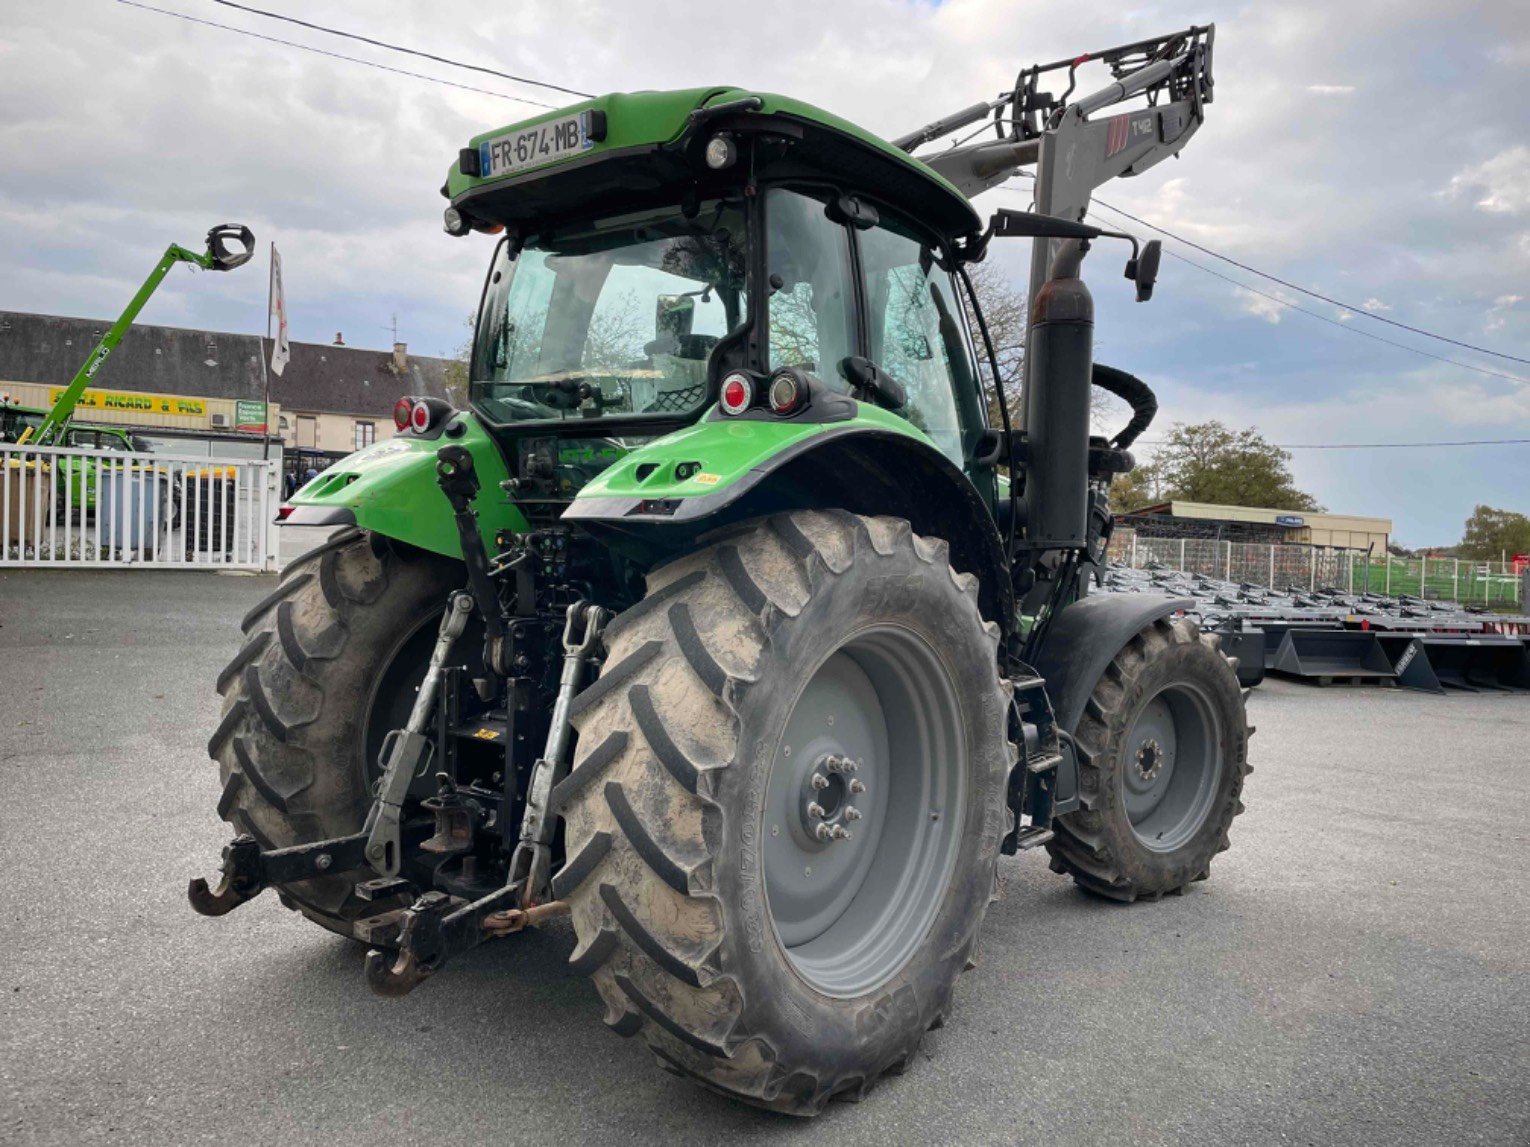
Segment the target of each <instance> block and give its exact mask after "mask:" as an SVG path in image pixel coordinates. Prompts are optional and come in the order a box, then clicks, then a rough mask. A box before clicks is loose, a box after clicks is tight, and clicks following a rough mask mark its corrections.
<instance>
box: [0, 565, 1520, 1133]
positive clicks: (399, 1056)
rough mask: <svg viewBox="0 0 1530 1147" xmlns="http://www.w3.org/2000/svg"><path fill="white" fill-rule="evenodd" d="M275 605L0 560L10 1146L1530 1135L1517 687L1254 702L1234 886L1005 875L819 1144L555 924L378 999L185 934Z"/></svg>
mask: <svg viewBox="0 0 1530 1147" xmlns="http://www.w3.org/2000/svg"><path fill="white" fill-rule="evenodd" d="M270 585H271V579H269V578H256V577H231V576H217V575H209V574H196V573H154V572H142V573H137V572H135V573H120V572H119V573H67V572H55V571H25V572H11V573H3V574H0V875H3V877H4V882H3V891H0V1141H3V1142H7V1143H13V1142H20V1143H34V1142H35V1143H59V1144H78V1143H156V1144H162V1143H184V1142H214V1143H238V1144H288V1143H323V1144H326V1145H329V1147H333V1145H337V1144H346V1143H369V1142H370V1143H375V1142H384V1141H386V1142H389V1143H400V1142H422V1141H426V1140H430V1141H434V1142H440V1143H454V1144H464V1143H474V1142H481V1141H488V1140H491V1139H492V1140H495V1141H498V1142H527V1143H531V1142H536V1143H548V1142H558V1143H567V1144H572V1143H586V1142H607V1143H609V1142H613V1141H623V1142H633V1141H636V1142H665V1143H690V1142H698V1143H700V1142H717V1141H731V1140H736V1139H739V1138H743V1137H747V1138H748V1139H749V1140H751V1141H764V1140H776V1139H793V1138H803V1137H806V1136H809V1135H813V1136H829V1137H831V1138H829V1139H828V1140H827V1141H829V1142H833V1143H836V1144H853V1143H878V1144H885V1143H955V1142H961V1143H968V1142H971V1143H1000V1142H1042V1141H1046V1142H1052V1143H1056V1142H1069V1143H1071V1142H1086V1143H1095V1142H1111V1143H1119V1142H1128V1141H1129V1142H1133V1143H1143V1144H1147V1143H1190V1142H1195V1143H1216V1144H1229V1143H1273V1142H1286V1141H1290V1142H1296V1143H1302V1142H1307V1143H1344V1144H1356V1143H1387V1144H1391V1143H1458V1142H1497V1143H1526V1142H1527V1141H1530V827H1527V823H1530V752H1527V745H1530V700H1527V699H1526V698H1523V697H1520V698H1510V697H1500V696H1451V697H1446V698H1437V697H1425V696H1419V695H1415V694H1409V693H1402V692H1390V691H1378V690H1366V691H1362V690H1353V689H1343V688H1334V689H1328V690H1322V689H1318V688H1314V687H1311V686H1305V685H1299V684H1292V683H1285V682H1278V681H1276V682H1270V683H1268V684H1266V685H1265V686H1262V687H1260V688H1259V689H1257V690H1256V691H1255V692H1254V694H1253V696H1252V699H1251V701H1250V712H1251V717H1252V720H1253V721H1254V722H1255V723H1256V724H1257V725H1258V729H1259V731H1258V735H1257V736H1256V737H1255V738H1254V740H1253V750H1254V752H1253V760H1254V763H1255V768H1256V771H1255V772H1254V774H1253V775H1252V776H1251V777H1250V778H1249V783H1248V788H1247V792H1246V795H1245V799H1246V802H1247V805H1248V813H1247V815H1245V816H1243V817H1241V818H1240V819H1239V820H1238V822H1237V824H1236V826H1235V832H1234V836H1233V848H1232V850H1231V851H1230V852H1227V853H1224V854H1222V855H1221V856H1220V857H1219V858H1218V859H1217V861H1216V863H1215V864H1214V866H1213V868H1212V877H1211V879H1210V880H1209V881H1207V882H1205V883H1200V884H1196V885H1194V886H1193V887H1192V889H1191V890H1190V891H1189V892H1188V893H1187V894H1186V895H1185V896H1183V897H1182V898H1170V899H1168V900H1165V901H1164V902H1163V903H1160V904H1156V905H1153V904H1140V905H1131V906H1121V905H1114V904H1106V903H1101V902H1099V901H1096V900H1092V899H1090V898H1088V897H1087V896H1085V895H1083V894H1081V893H1079V892H1078V891H1076V890H1075V889H1074V888H1073V886H1072V885H1071V884H1070V883H1069V882H1068V881H1066V880H1064V879H1063V878H1061V877H1058V876H1055V875H1053V874H1052V873H1050V872H1049V871H1048V870H1047V867H1046V863H1045V860H1044V859H1042V858H1039V857H1036V856H1029V857H1024V858H1018V859H1004V860H1003V861H1002V862H1001V867H1000V872H1001V875H1002V878H1003V883H1004V894H1003V898H1002V899H1001V900H1000V902H999V903H998V904H996V905H995V906H994V907H993V910H992V911H991V912H990V914H989V917H988V923H987V927H986V930H985V934H984V938H983V946H982V958H981V960H980V963H979V966H978V967H977V968H976V969H975V970H974V971H972V972H970V973H969V974H968V975H967V976H966V977H964V979H963V982H962V984H961V985H960V987H959V989H958V991H957V996H956V1005H955V1009H954V1012H953V1014H952V1016H951V1019H950V1022H949V1023H948V1024H947V1026H946V1027H945V1028H944V1029H942V1030H940V1031H937V1032H934V1033H931V1035H930V1036H929V1038H928V1039H926V1041H925V1043H924V1047H923V1050H922V1051H921V1053H920V1056H919V1061H918V1062H917V1063H916V1064H915V1065H914V1066H913V1068H912V1069H911V1070H910V1071H909V1072H908V1073H907V1074H905V1075H904V1076H902V1077H900V1078H897V1079H891V1080H888V1081H886V1082H885V1083H884V1084H882V1085H881V1086H880V1087H879V1088H878V1089H877V1090H876V1091H875V1092H874V1093H873V1094H872V1095H871V1096H869V1097H868V1098H867V1100H866V1101H865V1102H863V1103H860V1104H858V1105H851V1104H845V1103H838V1104H834V1105H831V1107H830V1108H829V1110H828V1111H827V1112H826V1113H825V1114H824V1115H823V1116H822V1117H821V1118H820V1119H819V1120H817V1121H816V1122H815V1123H811V1124H809V1123H802V1122H798V1121H794V1120H790V1119H787V1118H784V1117H777V1116H770V1115H766V1114H763V1113H760V1112H756V1111H753V1110H751V1109H748V1108H744V1107H741V1106H738V1105H736V1104H734V1103H731V1102H729V1101H727V1100H724V1099H722V1098H719V1097H716V1096H713V1095H710V1094H708V1093H705V1092H702V1091H700V1090H697V1089H695V1088H693V1087H692V1086H690V1085H688V1084H686V1083H684V1082H682V1081H680V1080H678V1079H675V1078H674V1077H672V1076H669V1075H666V1074H663V1073H661V1072H659V1071H658V1070H656V1069H655V1067H654V1065H653V1063H652V1061H651V1059H650V1058H649V1056H648V1055H647V1053H646V1052H645V1051H644V1049H643V1048H642V1047H640V1046H638V1045H637V1044H635V1043H634V1042H632V1041H628V1040H622V1039H619V1038H617V1037H616V1036H614V1035H613V1034H612V1033H611V1032H609V1031H608V1030H607V1029H606V1028H605V1026H604V1025H603V1024H602V1023H601V1020H600V1015H601V1008H600V1006H599V1004H598V1002H597V1000H596V996H595V992H594V991H593V989H592V988H591V987H590V986H589V985H588V984H587V983H586V982H585V981H583V980H581V979H578V978H576V977H574V976H572V975H570V974H569V972H568V971H567V970H566V967H565V961H566V959H567V957H568V954H569V952H570V951H571V950H572V947H573V938H572V935H571V933H570V932H569V931H568V930H567V929H566V927H562V926H556V927H551V928H548V929H547V930H545V931H542V932H538V933H530V934H525V935H522V936H520V937H514V938H511V939H509V940H505V941H500V942H498V943H496V944H494V945H490V946H488V947H486V948H483V949H480V950H478V951H477V952H475V953H472V954H470V955H469V956H467V957H465V958H464V959H462V960H461V961H460V962H458V963H456V964H454V965H452V966H449V967H448V968H447V969H446V970H444V971H443V972H442V973H441V974H440V975H439V976H438V977H436V978H435V979H434V980H432V981H431V982H430V983H427V984H426V985H424V986H423V987H422V988H420V989H419V990H418V991H416V992H415V993H414V994H413V995H411V996H410V997H408V998H407V999H403V1000H393V1001H386V1000H380V999H377V998H375V997H373V996H372V995H371V994H370V993H369V992H368V991H367V989H366V987H365V985H364V984H363V982H362V977H361V959H362V950H361V948H360V946H359V945H357V944H354V943H352V942H350V941H346V940H342V939H340V938H337V937H335V936H332V935H330V934H328V933H325V932H322V931H320V930H318V929H317V928H315V927H314V926H313V925H310V924H308V923H306V922H304V921H303V920H301V919H300V918H299V917H297V916H295V915H293V914H291V913H289V912H287V911H286V910H284V909H283V908H282V907H281V906H280V905H279V904H278V903H277V902H276V900H275V898H274V897H271V896H264V897H261V898H260V899H259V900H257V901H255V902H254V903H251V904H248V905H245V906H244V907H242V908H240V909H239V910H238V911H237V912H235V913H234V914H232V915H230V916H228V917H224V918H222V919H218V920H209V919H204V918H202V917H199V916H196V915H194V914H193V913H192V912H191V910H190V908H189V907H188V906H187V904H186V896H185V889H186V882H187V879H188V878H189V877H191V876H193V875H199V874H205V875H212V873H213V869H214V867H215V864H216V861H217V857H218V851H219V849H220V847H221V846H222V844H223V843H224V842H225V841H226V840H227V839H228V836H229V832H228V830H227V828H226V827H225V826H224V825H222V824H221V823H219V821H218V820H217V819H216V817H215V815H214V813H213V807H214V804H215V802H216V800H217V795H218V786H217V781H216V776H215V770H214V767H213V765H212V764H211V763H210V762H209V761H208V760H207V759H206V756H205V751H204V742H205V739H206V737H207V734H208V732H209V731H210V730H211V729H212V727H213V725H214V723H215V721H216V716H217V698H216V696H215V695H214V693H213V690H212V682H213V679H214V677H215V675H216V673H217V671H218V669H219V668H220V667H221V666H222V665H223V663H224V662H225V661H226V660H227V658H228V657H229V656H230V655H231V654H232V653H233V651H234V649H235V646H236V640H237V635H238V634H237V625H236V623H237V619H238V617H239V616H240V615H241V613H242V612H243V611H244V610H245V609H246V608H247V607H248V605H249V604H251V603H252V602H254V601H255V600H256V599H257V598H258V597H260V596H261V595H262V594H264V593H265V592H267V591H268V590H269V588H270ZM819 1141H824V1140H819Z"/></svg>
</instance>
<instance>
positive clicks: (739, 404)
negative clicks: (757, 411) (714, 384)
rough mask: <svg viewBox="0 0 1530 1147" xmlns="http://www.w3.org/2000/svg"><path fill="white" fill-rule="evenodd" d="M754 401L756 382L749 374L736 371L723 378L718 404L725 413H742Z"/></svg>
mask: <svg viewBox="0 0 1530 1147" xmlns="http://www.w3.org/2000/svg"><path fill="white" fill-rule="evenodd" d="M753 401H754V384H753V383H752V382H750V381H749V376H748V375H745V374H740V373H738V372H737V371H734V372H733V373H732V374H730V375H728V377H726V378H725V379H723V384H722V395H721V397H720V398H719V400H718V405H719V406H721V407H722V411H723V413H724V414H742V413H744V411H746V410H748V409H749V406H750V404H751V403H752V402H753Z"/></svg>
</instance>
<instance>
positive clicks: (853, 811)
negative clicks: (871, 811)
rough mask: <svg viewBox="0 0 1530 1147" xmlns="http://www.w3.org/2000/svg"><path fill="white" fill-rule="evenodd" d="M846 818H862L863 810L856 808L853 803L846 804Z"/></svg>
mask: <svg viewBox="0 0 1530 1147" xmlns="http://www.w3.org/2000/svg"><path fill="white" fill-rule="evenodd" d="M845 819H846V820H860V819H861V810H860V809H858V808H856V807H855V806H854V805H853V804H847V805H846V806H845Z"/></svg>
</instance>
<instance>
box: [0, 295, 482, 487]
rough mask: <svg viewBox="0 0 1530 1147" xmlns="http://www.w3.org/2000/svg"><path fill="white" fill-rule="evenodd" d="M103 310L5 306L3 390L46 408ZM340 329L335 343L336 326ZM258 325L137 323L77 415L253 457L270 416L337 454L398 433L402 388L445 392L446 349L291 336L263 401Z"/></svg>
mask: <svg viewBox="0 0 1530 1147" xmlns="http://www.w3.org/2000/svg"><path fill="white" fill-rule="evenodd" d="M109 326H110V321H109V320H98V319H76V318H64V317H61V316H57V315H35V314H27V313H23V312H18V311H0V393H3V394H6V395H8V396H9V399H10V401H11V403H13V404H14V405H17V406H25V407H38V408H47V407H49V406H52V405H53V403H54V401H55V400H56V399H57V397H58V395H59V394H60V393H61V392H62V390H63V388H64V387H65V386H66V385H67V384H68V383H69V381H70V379H72V378H73V377H74V374H75V372H76V371H77V370H79V368H80V364H81V363H83V362H84V361H85V357H86V355H88V354H89V353H90V351H91V348H93V347H94V346H95V345H96V343H97V342H98V341H99V340H100V338H101V336H102V335H104V334H105V333H106V331H107V328H108V327H109ZM336 337H337V344H338V339H339V336H336ZM268 346H269V343H267V342H266V341H265V340H263V339H261V338H259V337H257V336H254V335H240V334H228V333H225V332H220V331H202V330H189V329H184V328H180V327H158V326H149V325H138V326H134V327H132V328H130V329H129V330H128V332H127V334H126V335H125V336H124V338H123V340H122V343H121V345H119V346H118V347H117V349H116V350H115V351H113V352H112V356H111V357H110V358H109V359H107V361H106V364H105V365H104V366H103V367H102V368H101V370H100V372H99V373H98V374H97V376H96V377H95V378H94V379H93V380H92V384H93V385H92V386H91V388H90V389H89V390H87V391H86V392H85V396H84V398H83V399H82V400H81V402H80V405H79V407H78V408H77V410H76V413H75V421H76V422H93V423H113V424H117V425H123V426H128V427H131V428H132V429H133V431H134V433H135V434H136V435H138V436H139V437H141V438H143V439H145V440H147V441H148V442H149V443H150V445H151V446H152V447H153V448H154V449H156V450H160V451H163V452H166V453H182V454H184V453H192V454H206V455H208V456H212V457H233V458H240V457H244V458H249V457H254V458H258V457H260V456H261V454H262V452H263V451H264V449H265V441H266V428H267V423H268V421H269V423H270V431H271V439H272V445H273V453H274V448H275V445H276V444H277V443H280V444H281V445H282V446H283V448H284V449H285V450H286V451H288V452H290V453H292V454H293V455H294V456H296V455H297V454H298V453H301V454H302V455H303V456H304V458H305V461H303V462H302V463H301V465H303V466H304V467H306V466H307V465H309V464H312V463H315V462H323V461H325V460H335V459H338V458H341V457H343V456H344V455H346V454H349V453H350V452H351V451H352V450H355V449H358V448H359V447H361V446H365V445H369V444H371V443H372V442H374V441H377V440H380V439H384V438H390V437H392V435H393V404H394V403H395V402H396V401H397V400H398V398H399V397H400V396H401V395H405V394H417V395H428V396H433V397H437V398H445V397H447V379H448V371H449V369H450V368H451V367H452V365H453V364H452V363H451V362H450V361H449V360H446V359H440V358H423V357H420V356H418V355H414V356H411V355H410V354H409V353H408V347H407V346H406V345H405V344H404V343H395V344H394V346H393V349H392V351H391V352H389V351H377V350H366V349H362V348H358V347H348V346H344V345H333V346H327V345H322V344H315V343H296V342H295V343H293V344H292V358H291V360H290V361H289V362H288V364H287V368H286V370H285V371H284V372H283V373H282V374H281V375H272V376H271V399H272V401H271V409H270V411H269V419H268V417H267V415H268V412H267V410H266V404H265V377H264V375H263V373H262V371H261V355H262V351H263V348H264V347H268Z"/></svg>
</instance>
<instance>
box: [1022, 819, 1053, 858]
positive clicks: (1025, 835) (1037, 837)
mask: <svg viewBox="0 0 1530 1147" xmlns="http://www.w3.org/2000/svg"><path fill="white" fill-rule="evenodd" d="M1056 836H1057V834H1056V833H1055V832H1053V831H1052V830H1051V829H1050V828H1037V827H1036V826H1035V825H1029V824H1028V825H1025V826H1024V827H1022V828H1020V829H1018V830H1017V831H1016V832H1015V847H1016V848H1017V849H1019V850H1020V851H1022V852H1023V851H1024V850H1025V849H1027V848H1039V847H1040V846H1041V845H1043V844H1045V843H1046V842H1047V841H1049V840H1052V839H1053V838H1054V837H1056Z"/></svg>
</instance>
